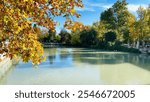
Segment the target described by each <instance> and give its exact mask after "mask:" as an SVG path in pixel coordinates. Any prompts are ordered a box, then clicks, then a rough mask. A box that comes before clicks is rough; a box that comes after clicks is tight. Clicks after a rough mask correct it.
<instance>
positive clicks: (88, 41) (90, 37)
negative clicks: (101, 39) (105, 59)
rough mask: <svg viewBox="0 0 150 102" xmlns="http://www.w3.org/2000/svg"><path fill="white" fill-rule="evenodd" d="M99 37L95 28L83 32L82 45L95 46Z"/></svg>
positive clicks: (81, 36) (81, 35)
mask: <svg viewBox="0 0 150 102" xmlns="http://www.w3.org/2000/svg"><path fill="white" fill-rule="evenodd" d="M97 35H98V33H97V31H96V30H94V29H93V28H90V29H87V30H83V31H81V34H80V40H81V44H82V45H83V46H91V45H95V44H96V41H97Z"/></svg>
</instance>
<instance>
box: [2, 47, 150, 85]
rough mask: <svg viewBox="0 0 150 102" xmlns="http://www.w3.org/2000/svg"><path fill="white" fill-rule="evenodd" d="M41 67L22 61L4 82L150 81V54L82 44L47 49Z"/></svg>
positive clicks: (106, 82)
mask: <svg viewBox="0 0 150 102" xmlns="http://www.w3.org/2000/svg"><path fill="white" fill-rule="evenodd" d="M45 56H46V57H47V60H46V61H45V62H42V63H41V64H40V65H39V66H38V68H33V66H32V64H31V63H26V64H25V63H23V62H19V64H18V65H16V66H14V67H12V70H11V71H10V72H9V73H8V74H6V75H5V77H4V78H3V79H0V84H150V80H149V77H150V56H148V55H138V54H130V53H123V52H108V51H99V50H92V49H82V48H50V49H45Z"/></svg>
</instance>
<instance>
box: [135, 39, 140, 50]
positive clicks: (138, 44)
mask: <svg viewBox="0 0 150 102" xmlns="http://www.w3.org/2000/svg"><path fill="white" fill-rule="evenodd" d="M139 46H140V41H139V40H138V41H137V43H136V48H137V49H139Z"/></svg>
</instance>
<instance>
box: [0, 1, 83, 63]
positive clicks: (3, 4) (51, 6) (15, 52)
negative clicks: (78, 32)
mask: <svg viewBox="0 0 150 102" xmlns="http://www.w3.org/2000/svg"><path fill="white" fill-rule="evenodd" d="M75 7H83V4H82V0H1V1H0V12H1V13H0V39H1V41H2V42H1V46H0V47H1V49H0V50H1V51H0V52H1V53H6V55H7V56H8V57H10V58H11V59H12V58H14V57H16V56H20V57H21V58H22V59H23V61H24V62H28V61H29V60H31V61H32V62H33V64H34V63H35V64H39V63H40V62H41V61H42V60H43V59H44V56H43V47H42V45H41V43H40V42H39V41H38V37H37V36H38V32H39V31H40V30H39V29H40V28H39V27H40V26H42V27H45V28H47V29H50V30H52V31H54V29H55V26H56V22H54V20H53V18H54V17H55V16H64V17H66V18H67V20H66V22H65V27H67V28H68V29H73V28H74V25H75V24H76V22H72V21H71V20H68V19H69V16H70V15H71V16H76V17H80V15H79V14H78V13H77V12H76V11H75V9H74V8H75ZM33 22H36V24H37V25H38V27H32V23H33ZM67 24H70V25H67ZM77 24H78V22H77ZM80 25H82V24H80ZM70 26H71V27H70ZM6 40H9V44H8V46H5V44H4V43H5V42H6Z"/></svg>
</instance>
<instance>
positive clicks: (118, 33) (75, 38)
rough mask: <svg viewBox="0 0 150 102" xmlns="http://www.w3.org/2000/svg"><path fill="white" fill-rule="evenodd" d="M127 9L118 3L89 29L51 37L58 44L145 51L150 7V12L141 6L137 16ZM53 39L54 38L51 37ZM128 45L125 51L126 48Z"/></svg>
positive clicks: (149, 33) (123, 1)
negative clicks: (142, 49)
mask: <svg viewBox="0 0 150 102" xmlns="http://www.w3.org/2000/svg"><path fill="white" fill-rule="evenodd" d="M127 5H128V3H127V2H126V0H118V1H117V2H116V3H114V4H113V6H112V7H110V8H108V9H107V10H105V11H103V12H102V13H101V14H100V20H99V21H97V22H94V23H93V25H92V26H88V27H87V29H80V28H79V29H76V30H73V31H71V32H68V31H67V30H65V29H62V30H61V32H60V33H59V34H58V35H56V34H53V33H51V32H49V34H48V37H49V39H55V40H54V41H55V42H60V43H63V44H66V45H71V46H77V47H92V48H100V49H109V50H127V51H128V50H129V51H133V52H139V51H138V50H136V49H139V47H140V45H141V46H142V47H144V46H145V45H146V43H147V44H148V43H150V5H149V7H147V8H144V7H142V6H140V7H139V9H138V10H137V15H138V16H135V15H134V14H132V13H131V12H130V11H129V10H128V8H127ZM52 35H55V37H54V36H53V37H50V36H52ZM125 44H126V47H123V46H122V45H125ZM129 47H130V48H131V49H130V48H129Z"/></svg>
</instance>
